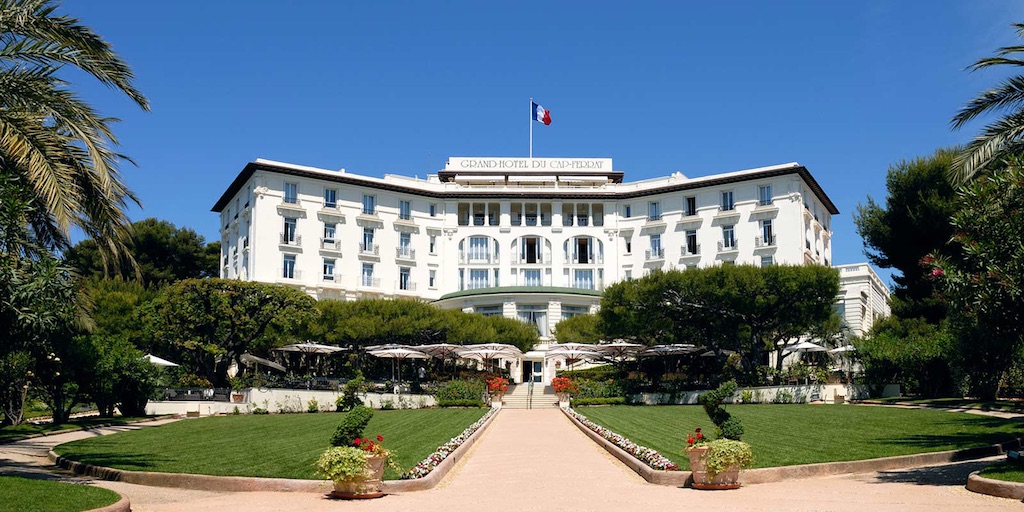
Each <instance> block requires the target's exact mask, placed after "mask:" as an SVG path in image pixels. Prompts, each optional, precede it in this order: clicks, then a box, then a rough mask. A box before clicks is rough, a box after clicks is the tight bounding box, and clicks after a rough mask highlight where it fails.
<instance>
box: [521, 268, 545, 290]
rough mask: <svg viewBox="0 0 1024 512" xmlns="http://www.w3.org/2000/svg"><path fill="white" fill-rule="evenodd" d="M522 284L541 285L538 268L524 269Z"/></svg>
mask: <svg viewBox="0 0 1024 512" xmlns="http://www.w3.org/2000/svg"><path fill="white" fill-rule="evenodd" d="M523 286H541V280H540V269H531V270H524V271H523Z"/></svg>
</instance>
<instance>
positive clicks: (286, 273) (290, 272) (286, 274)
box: [281, 254, 295, 279]
mask: <svg viewBox="0 0 1024 512" xmlns="http://www.w3.org/2000/svg"><path fill="white" fill-rule="evenodd" d="M281 277H283V278H285V279H295V255H294V254H286V255H285V256H284V269H283V271H282V273H281Z"/></svg>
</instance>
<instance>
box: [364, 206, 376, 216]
mask: <svg viewBox="0 0 1024 512" xmlns="http://www.w3.org/2000/svg"><path fill="white" fill-rule="evenodd" d="M362 215H371V216H373V217H376V216H377V207H376V206H374V207H373V208H367V207H365V206H364V207H363V211H362Z"/></svg>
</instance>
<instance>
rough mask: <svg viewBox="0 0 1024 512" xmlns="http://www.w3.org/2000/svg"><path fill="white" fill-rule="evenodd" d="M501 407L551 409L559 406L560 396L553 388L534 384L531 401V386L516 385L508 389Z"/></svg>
mask: <svg viewBox="0 0 1024 512" xmlns="http://www.w3.org/2000/svg"><path fill="white" fill-rule="evenodd" d="M501 406H502V407H503V408H505V409H549V408H551V407H557V406H558V395H556V394H555V388H553V387H551V386H544V385H541V384H534V385H533V400H530V386H529V384H516V385H512V386H509V387H508V391H507V392H506V393H505V397H504V398H503V399H502V405H501Z"/></svg>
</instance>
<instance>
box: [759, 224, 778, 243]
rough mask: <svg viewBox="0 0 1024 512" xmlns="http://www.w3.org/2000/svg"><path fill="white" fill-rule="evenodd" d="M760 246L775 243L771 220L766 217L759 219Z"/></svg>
mask: <svg viewBox="0 0 1024 512" xmlns="http://www.w3.org/2000/svg"><path fill="white" fill-rule="evenodd" d="M760 242H761V243H760V244H758V245H760V246H762V247H766V246H770V245H775V231H774V230H773V229H772V220H771V219H766V220H762V221H761V240H760Z"/></svg>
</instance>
